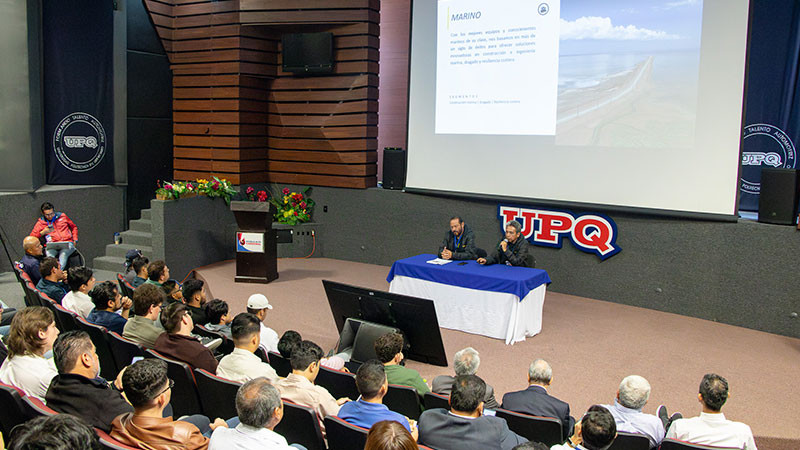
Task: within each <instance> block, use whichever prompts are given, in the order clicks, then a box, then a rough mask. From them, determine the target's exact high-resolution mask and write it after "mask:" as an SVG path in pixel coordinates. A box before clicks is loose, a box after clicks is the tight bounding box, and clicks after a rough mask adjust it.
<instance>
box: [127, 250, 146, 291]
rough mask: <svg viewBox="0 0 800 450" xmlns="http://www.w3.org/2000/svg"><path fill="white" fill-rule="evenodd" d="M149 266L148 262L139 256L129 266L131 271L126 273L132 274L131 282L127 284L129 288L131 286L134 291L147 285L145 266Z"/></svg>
mask: <svg viewBox="0 0 800 450" xmlns="http://www.w3.org/2000/svg"><path fill="white" fill-rule="evenodd" d="M149 264H150V260H149V259H148V258H145V257H144V256H139V257H137V258H136V259H134V260H133V263H132V265H131V268H132V270H130V271H129V272H128V273H133V274H134V276H133V278H132V279H131V281H129V283H130V284H131V286H133V288H134V289H136V288H138V287H139V286H141V285H143V284H145V283H147V277H148V275H147V266H148V265H149Z"/></svg>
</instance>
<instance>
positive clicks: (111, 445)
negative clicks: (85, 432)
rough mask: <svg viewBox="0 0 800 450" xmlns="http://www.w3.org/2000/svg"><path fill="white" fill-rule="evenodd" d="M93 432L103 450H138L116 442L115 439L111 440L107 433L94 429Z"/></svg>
mask: <svg viewBox="0 0 800 450" xmlns="http://www.w3.org/2000/svg"><path fill="white" fill-rule="evenodd" d="M94 431H95V432H97V437H99V438H100V446H101V447H103V448H105V449H111V450H139V447H130V446H127V445H125V444H123V443H122V442H119V441H117V440H116V439H114V438H112V437H111V436H110V435H109V434H108V433H106V432H105V431H103V430H101V429H99V428H95V429H94Z"/></svg>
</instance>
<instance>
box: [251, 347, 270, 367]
mask: <svg viewBox="0 0 800 450" xmlns="http://www.w3.org/2000/svg"><path fill="white" fill-rule="evenodd" d="M253 353H254V354H255V355H256V356H258V358H259V359H260V360H261V361H263V362H265V363H267V364H269V356H267V352H265V351H264V347H258V348H257V349H256V351H255V352H253Z"/></svg>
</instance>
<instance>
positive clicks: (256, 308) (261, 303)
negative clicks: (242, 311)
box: [247, 294, 278, 352]
mask: <svg viewBox="0 0 800 450" xmlns="http://www.w3.org/2000/svg"><path fill="white" fill-rule="evenodd" d="M268 309H272V305H270V304H269V300H267V297H266V296H264V295H263V294H253V295H251V296H250V298H248V299H247V312H249V313H250V314H253V315H255V316H256V317H258V320H260V321H261V347H262V348H263V349H264V351H266V352H277V351H278V333H276V332H275V330H273V329H272V328H269V327H267V326H266V325H264V320H265V319H266V318H267V310H268Z"/></svg>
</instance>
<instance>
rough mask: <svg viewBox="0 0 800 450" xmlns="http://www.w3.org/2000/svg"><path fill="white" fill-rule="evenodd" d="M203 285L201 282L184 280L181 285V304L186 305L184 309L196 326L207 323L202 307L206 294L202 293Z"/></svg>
mask: <svg viewBox="0 0 800 450" xmlns="http://www.w3.org/2000/svg"><path fill="white" fill-rule="evenodd" d="M204 285H205V283H204V282H203V280H186V282H185V283H183V289H182V291H183V302H184V303H186V309H187V310H188V311H189V314H191V315H192V320H193V321H194V323H196V324H198V325H203V324H205V323H208V317H206V310H205V309H204V308H203V305H205V304H206V293H205V292H204V291H203V286H204Z"/></svg>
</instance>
